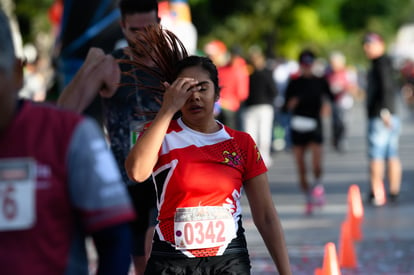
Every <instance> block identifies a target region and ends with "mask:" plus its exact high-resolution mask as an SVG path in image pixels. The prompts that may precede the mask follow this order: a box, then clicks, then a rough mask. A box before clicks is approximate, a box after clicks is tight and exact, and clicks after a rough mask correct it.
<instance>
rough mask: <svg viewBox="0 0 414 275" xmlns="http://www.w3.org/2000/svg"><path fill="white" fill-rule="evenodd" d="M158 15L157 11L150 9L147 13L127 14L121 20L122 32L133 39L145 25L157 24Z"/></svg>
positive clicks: (129, 38)
mask: <svg viewBox="0 0 414 275" xmlns="http://www.w3.org/2000/svg"><path fill="white" fill-rule="evenodd" d="M157 23H158V17H157V13H156V11H155V10H154V11H150V12H145V13H134V14H126V15H125V16H124V18H123V20H122V21H121V27H122V32H123V33H124V35H125V37H126V38H127V39H128V40H132V41H133V38H134V36H135V34H136V32H137V31H139V30H142V29H143V28H144V27H146V26H148V25H151V24H157Z"/></svg>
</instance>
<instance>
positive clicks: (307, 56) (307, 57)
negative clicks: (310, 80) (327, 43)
mask: <svg viewBox="0 0 414 275" xmlns="http://www.w3.org/2000/svg"><path fill="white" fill-rule="evenodd" d="M315 57H316V55H315V53H314V52H313V51H312V50H309V49H305V50H303V51H301V53H300V54H299V63H300V64H312V63H313V62H314V61H315Z"/></svg>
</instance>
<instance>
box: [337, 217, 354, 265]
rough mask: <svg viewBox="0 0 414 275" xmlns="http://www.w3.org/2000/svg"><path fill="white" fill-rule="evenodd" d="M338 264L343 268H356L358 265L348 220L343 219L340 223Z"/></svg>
mask: <svg viewBox="0 0 414 275" xmlns="http://www.w3.org/2000/svg"><path fill="white" fill-rule="evenodd" d="M339 265H340V267H344V268H356V267H357V265H358V264H357V257H356V255H355V247H354V241H353V239H352V235H351V228H350V224H349V221H344V222H342V225H341V235H340V240H339Z"/></svg>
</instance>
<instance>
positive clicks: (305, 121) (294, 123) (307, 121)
mask: <svg viewBox="0 0 414 275" xmlns="http://www.w3.org/2000/svg"><path fill="white" fill-rule="evenodd" d="M290 127H292V129H293V130H295V131H297V132H310V131H313V130H315V129H316V127H317V121H316V119H314V118H311V117H306V116H297V115H295V116H292V118H291V121H290Z"/></svg>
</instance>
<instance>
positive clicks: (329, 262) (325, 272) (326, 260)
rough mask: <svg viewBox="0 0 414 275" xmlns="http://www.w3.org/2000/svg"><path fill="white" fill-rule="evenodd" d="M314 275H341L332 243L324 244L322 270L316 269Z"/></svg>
mask: <svg viewBox="0 0 414 275" xmlns="http://www.w3.org/2000/svg"><path fill="white" fill-rule="evenodd" d="M315 275H341V270H340V269H339V264H338V257H337V255H336V247H335V244H334V243H332V242H329V243H327V244H325V250H324V256H323V264H322V269H321V268H316V269H315Z"/></svg>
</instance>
